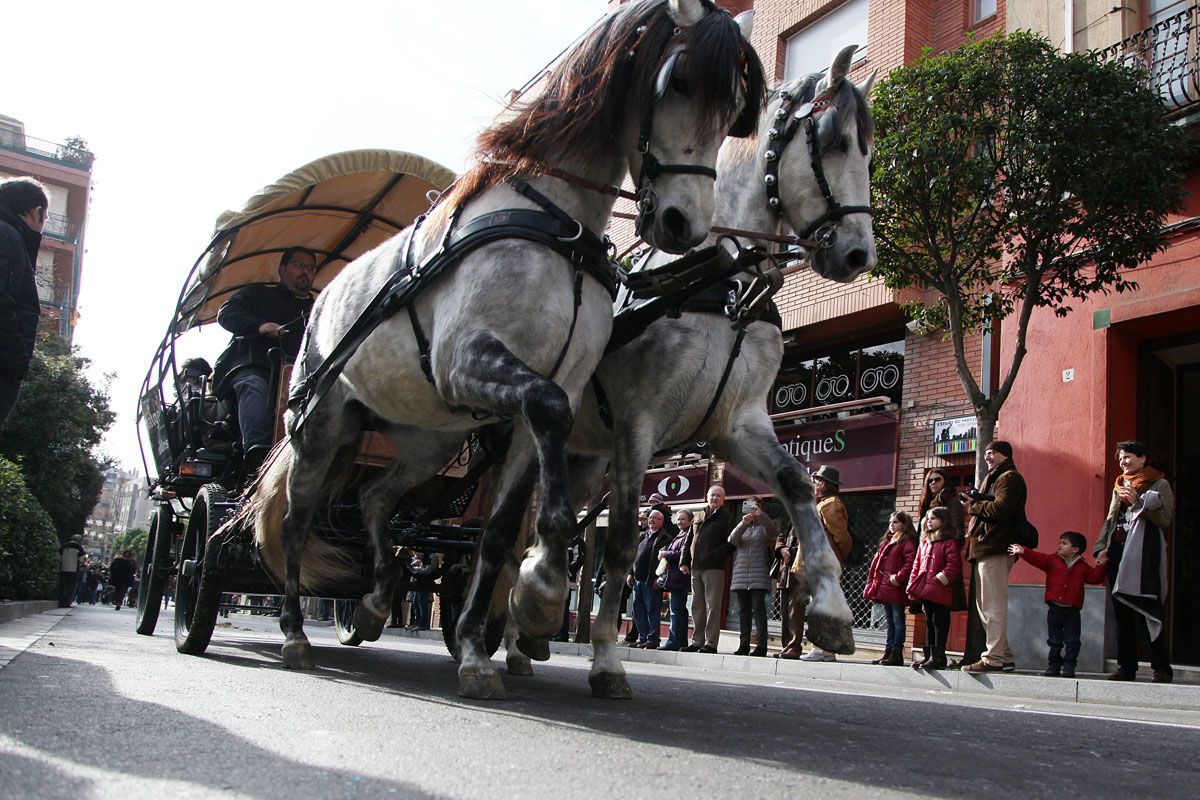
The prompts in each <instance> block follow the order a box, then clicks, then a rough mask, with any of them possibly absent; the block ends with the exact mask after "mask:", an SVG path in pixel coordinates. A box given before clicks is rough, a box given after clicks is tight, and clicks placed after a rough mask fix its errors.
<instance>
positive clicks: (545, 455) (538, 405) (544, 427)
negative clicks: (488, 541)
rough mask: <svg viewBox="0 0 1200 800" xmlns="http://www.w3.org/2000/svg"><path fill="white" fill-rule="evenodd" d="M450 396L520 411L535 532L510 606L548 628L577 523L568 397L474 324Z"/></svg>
mask: <svg viewBox="0 0 1200 800" xmlns="http://www.w3.org/2000/svg"><path fill="white" fill-rule="evenodd" d="M447 392H448V394H449V395H450V397H449V398H448V399H449V401H450V402H451V403H452V404H457V405H464V406H467V407H481V408H487V409H489V410H491V411H492V412H494V413H497V414H511V415H517V414H520V415H521V417H522V418H523V419H524V420H525V423H526V425H527V426H528V431H529V433H530V434H531V435H532V437H533V441H534V444H535V446H536V451H537V460H538V463H539V465H540V467H541V470H540V475H539V484H540V487H541V491H540V498H539V500H540V502H539V506H538V513H537V520H536V525H535V528H536V531H537V540H536V542H535V543H534V546H533V547H532V548H531V550H530V552H529V555H528V556H527V557H526V558H525V560H524V562H522V564H521V569H520V573H519V575H518V577H517V582H516V585H515V586H514V587H513V590H512V593H511V594H510V595H509V613H510V614H512V615H513V617H514V621H515V622H516V623H517V625H518V627H520V629H521V630H522V632H524V633H525V634H526V635H528V636H533V637H535V638H537V637H549V636H553V635H554V634H555V633H556V632H557V631H558V629H559V628H560V627H561V626H562V608H563V603H564V602H565V601H566V595H567V547H568V546H569V545H570V542H571V536H572V533H573V531H574V527H575V516H574V514H572V513H571V506H570V500H569V491H568V485H567V479H568V470H567V437H568V436H569V435H570V433H571V423H572V411H571V401H570V398H569V397H568V396H567V393H566V392H564V391H563V390H562V389H561V388H560V387H559V386H558V384H556V383H554V382H553V381H550V380H547V379H546V378H543V377H542V376H541V375H539V374H538V373H537V372H535V371H534V370H532V369H531V368H530V367H529V366H528V365H526V364H525V363H524V362H523V361H521V360H520V359H519V358H517V357H516V356H515V355H514V354H513V353H512V352H511V351H510V350H509V349H508V348H507V347H506V346H505V345H504V343H503V342H501V341H500V340H499V339H497V338H496V336H495V335H494V334H492V333H491V332H489V331H475V332H474V333H472V334H468V335H467V336H465V337H464V338H463V340H462V341H461V343H460V344H459V347H458V349H457V351H456V353H455V361H454V364H453V366H452V367H451V370H450V381H449V384H448V389H447Z"/></svg>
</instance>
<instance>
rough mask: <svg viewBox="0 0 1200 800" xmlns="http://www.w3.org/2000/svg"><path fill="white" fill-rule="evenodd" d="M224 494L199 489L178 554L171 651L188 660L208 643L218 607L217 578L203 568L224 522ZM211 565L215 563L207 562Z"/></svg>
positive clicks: (209, 488) (214, 486)
mask: <svg viewBox="0 0 1200 800" xmlns="http://www.w3.org/2000/svg"><path fill="white" fill-rule="evenodd" d="M224 502H225V490H224V489H222V488H221V487H220V486H219V485H217V484H213V483H210V484H208V485H207V486H205V487H203V488H202V489H200V491H199V493H197V494H196V500H195V502H194V503H193V504H192V515H191V517H190V518H189V519H188V524H187V532H186V533H184V536H183V546H182V547H181V548H180V553H179V574H178V577H177V578H176V581H175V649H176V650H178V651H179V652H181V653H186V654H188V655H192V656H198V655H201V654H202V653H203V652H204V651H205V649H206V648H207V647H208V642H209V640H210V639H212V634H213V629H214V628H216V626H217V612H218V611H219V610H220V606H221V575H220V573H219V572H218V571H217V570H216V569H212V568H210V569H206V568H205V552H204V551H205V545H206V543H207V542H208V538H209V537H210V536H212V534H213V533H215V532H216V530H217V528H219V527H221V523H223V522H224V521H225V516H226V513H227V512H226V510H225V509H224V507H218V505H217V504H218V503H224ZM210 563H211V564H215V563H216V559H215V558H214V559H211V560H210Z"/></svg>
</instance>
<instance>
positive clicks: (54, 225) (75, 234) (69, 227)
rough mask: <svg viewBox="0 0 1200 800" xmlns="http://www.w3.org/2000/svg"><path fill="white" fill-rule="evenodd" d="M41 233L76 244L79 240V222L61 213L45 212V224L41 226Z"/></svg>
mask: <svg viewBox="0 0 1200 800" xmlns="http://www.w3.org/2000/svg"><path fill="white" fill-rule="evenodd" d="M42 235H43V236H49V237H50V238H51V239H57V240H58V241H60V242H67V243H69V244H77V243H78V242H79V223H77V222H72V221H71V220H69V219H67V218H66V217H64V216H63V215H62V214H53V213H51V214H47V215H46V226H45V227H44V228H42Z"/></svg>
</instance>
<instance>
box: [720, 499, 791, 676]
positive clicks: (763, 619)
mask: <svg viewBox="0 0 1200 800" xmlns="http://www.w3.org/2000/svg"><path fill="white" fill-rule="evenodd" d="M778 535H779V529H778V528H777V527H775V523H774V522H772V521H771V518H770V517H768V516H767V515H766V512H765V511H764V510H763V503H762V498H759V497H752V498H750V499H748V500H746V501H744V502H743V503H742V519H741V521H740V522H738V524H737V527H735V528H734V529H733V531H731V532H730V534H729V543H730V544H731V545H733V546H734V547H735V548H737V549H736V551H735V552H734V556H733V575H732V576H731V578H730V581H729V590H730V591H731V592H733V593H734V594H735V595H736V596H737V601H738V634H739V642H738V649H737V650H735V651H734V655H737V656H745V655H752V656H758V657H759V658H761V657H763V656H765V655H766V654H767V592H769V591H770V590H771V559H772V557H773V556H774V548H775V537H776V536H778ZM751 613H753V616H754V636H755V640H754V650H753V651H751V650H750V617H751Z"/></svg>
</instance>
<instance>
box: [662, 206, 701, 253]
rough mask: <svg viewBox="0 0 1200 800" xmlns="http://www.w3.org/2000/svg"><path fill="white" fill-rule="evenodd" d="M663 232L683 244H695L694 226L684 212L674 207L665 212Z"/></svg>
mask: <svg viewBox="0 0 1200 800" xmlns="http://www.w3.org/2000/svg"><path fill="white" fill-rule="evenodd" d="M662 225H663V231H664V232H665V233H666V234H667V235H668V236H669V237H670V238H671V239H672V240H674V241H676V242H680V243H683V244H689V245H690V244H694V242H693V241H692V224H691V223H690V222H688V218H687V217H686V216H685V215H684V213H683V212H682V211H680V210H679V209H678V208H675V207H674V206H671V207H670V208H668V209H666V210H665V211H663V214H662Z"/></svg>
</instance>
